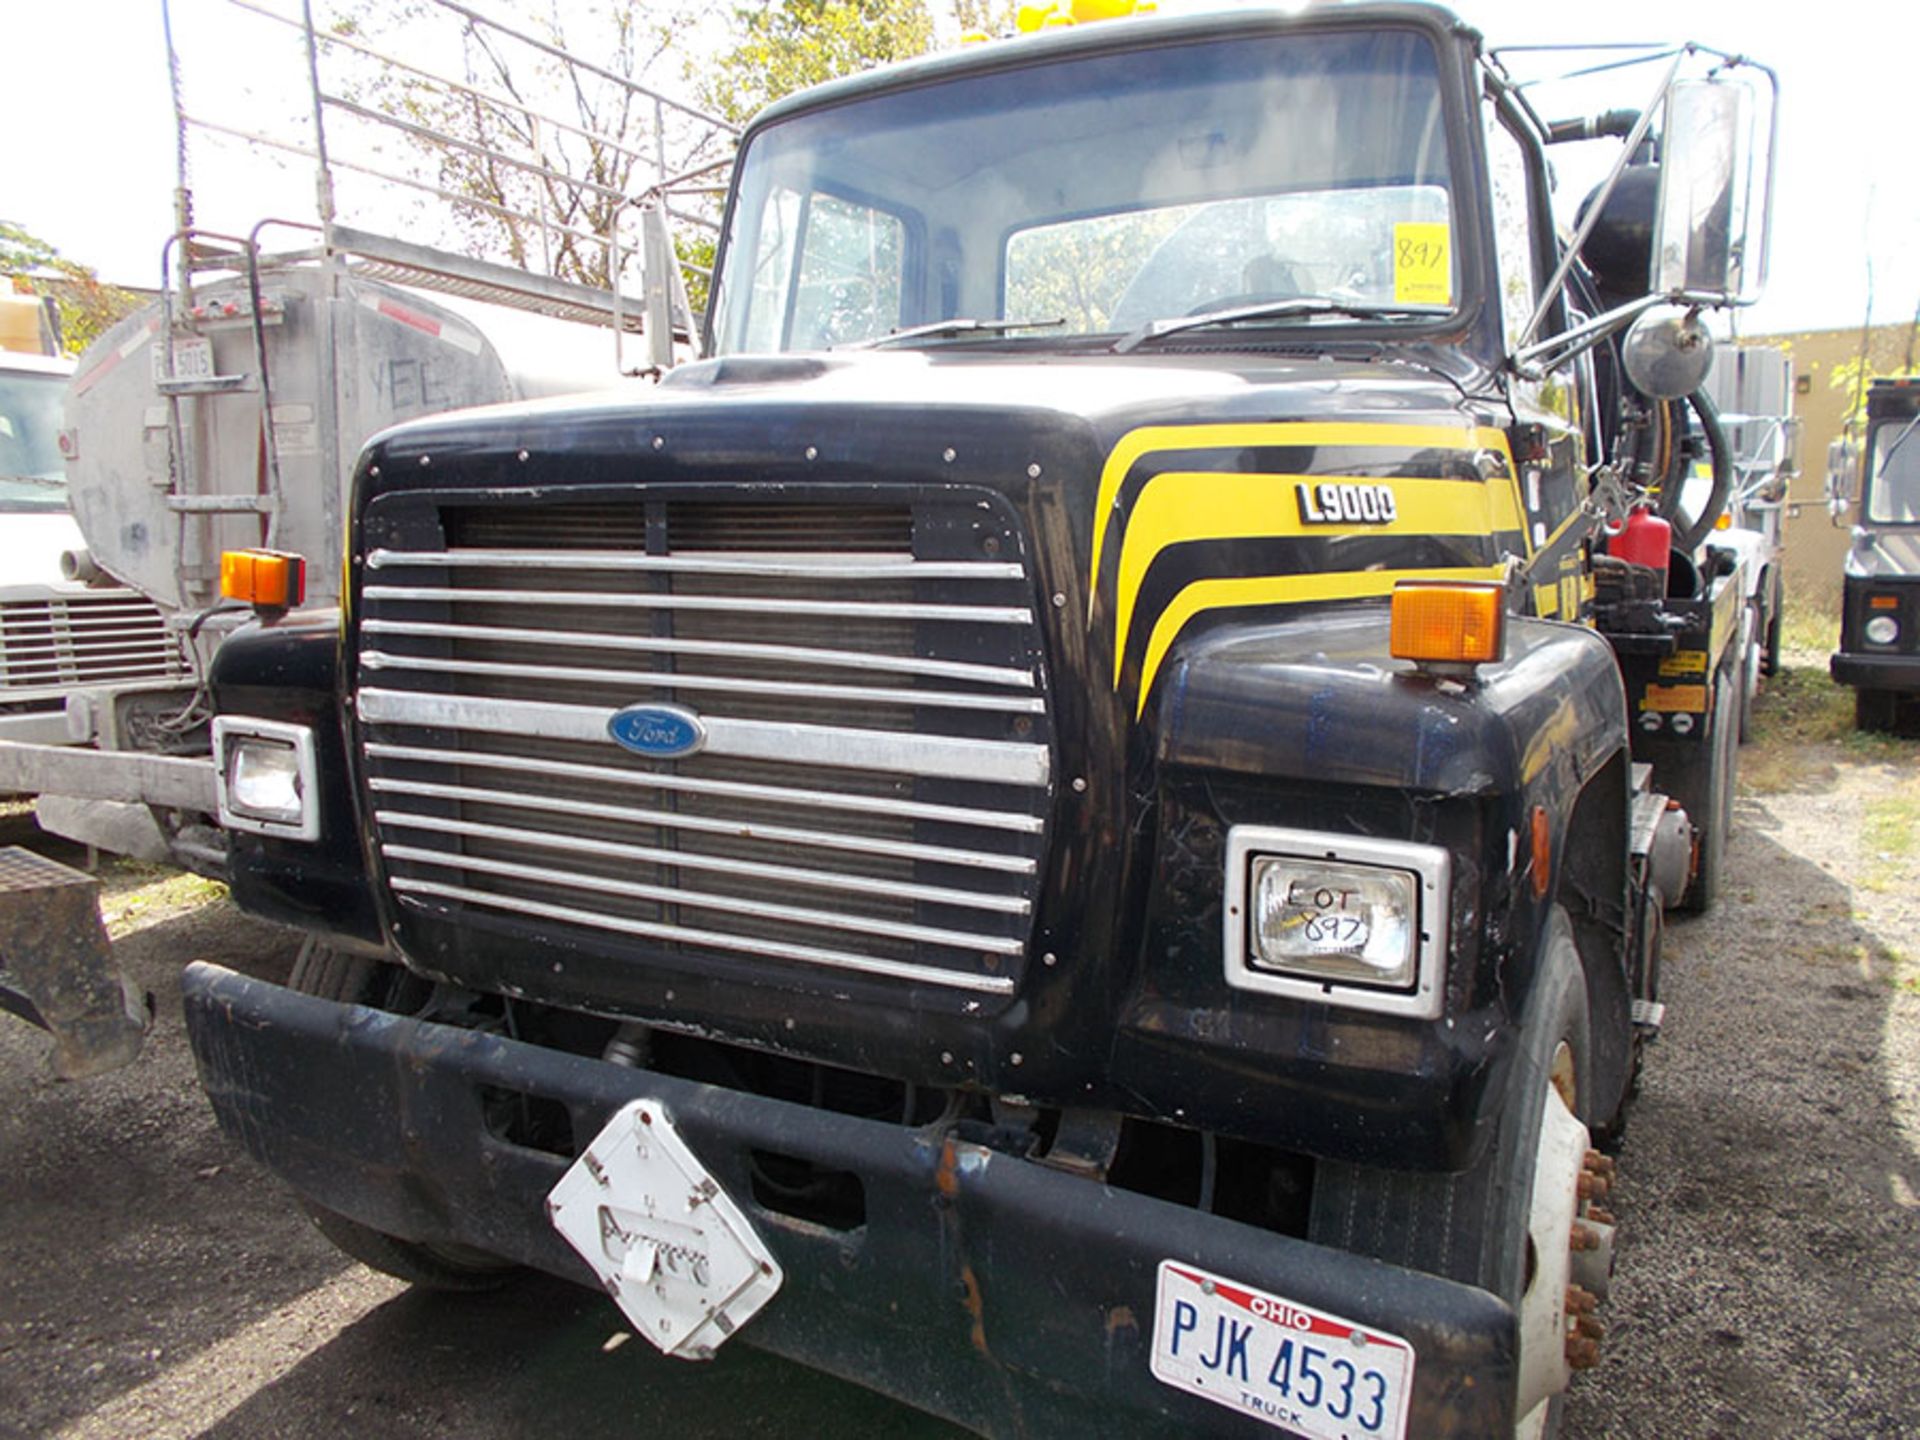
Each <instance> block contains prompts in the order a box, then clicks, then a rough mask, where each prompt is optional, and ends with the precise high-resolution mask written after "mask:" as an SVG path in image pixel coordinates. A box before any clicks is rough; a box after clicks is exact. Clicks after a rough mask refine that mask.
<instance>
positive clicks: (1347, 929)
mask: <svg viewBox="0 0 1920 1440" xmlns="http://www.w3.org/2000/svg"><path fill="white" fill-rule="evenodd" d="M1447 875H1448V857H1447V852H1446V851H1445V850H1444V849H1442V848H1440V847H1439V846H1436V845H1415V844H1411V843H1408V842H1405V841H1397V840H1372V839H1366V838H1362V837H1358V836H1351V835H1328V834H1322V833H1319V832H1315V831H1306V830H1286V829H1280V828H1277V827H1270V826H1251V825H1240V826H1235V827H1234V828H1233V829H1232V830H1231V831H1229V832H1228V836H1227V875H1226V882H1227V883H1226V901H1227V903H1226V969H1227V982H1228V983H1229V984H1230V985H1233V986H1235V987H1236V988H1239V989H1243V990H1255V991H1262V992H1265V993H1267V994H1273V995H1288V996H1292V997H1294V998H1296V999H1304V1000H1317V1001H1320V1002H1322V1003H1325V1004H1334V1005H1345V1006H1349V1007H1351V1008H1355V1009H1361V1010H1376V1011H1384V1012H1387V1013H1392V1014H1402V1015H1412V1016H1418V1017H1422V1018H1426V1019H1431V1018H1433V1017H1434V1016H1436V1015H1438V1014H1439V1013H1440V1006H1441V1001H1442V998H1443V990H1444V986H1443V984H1442V980H1443V978H1444V970H1445V964H1444V958H1445V955H1446V948H1445V941H1446V898H1447Z"/></svg>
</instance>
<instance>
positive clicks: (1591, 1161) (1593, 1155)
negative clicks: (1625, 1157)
mask: <svg viewBox="0 0 1920 1440" xmlns="http://www.w3.org/2000/svg"><path fill="white" fill-rule="evenodd" d="M1580 1168H1581V1169H1582V1170H1588V1171H1591V1172H1592V1173H1593V1174H1595V1175H1605V1176H1607V1177H1608V1178H1612V1175H1613V1172H1614V1170H1615V1168H1616V1167H1615V1165H1614V1163H1613V1157H1612V1156H1611V1155H1602V1154H1601V1153H1600V1152H1599V1151H1598V1150H1589V1151H1587V1155H1586V1158H1585V1159H1584V1160H1582V1161H1581V1162H1580Z"/></svg>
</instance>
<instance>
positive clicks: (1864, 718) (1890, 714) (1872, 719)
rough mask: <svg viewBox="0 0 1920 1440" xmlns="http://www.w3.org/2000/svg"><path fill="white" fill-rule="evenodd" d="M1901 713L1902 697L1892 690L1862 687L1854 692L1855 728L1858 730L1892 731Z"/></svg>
mask: <svg viewBox="0 0 1920 1440" xmlns="http://www.w3.org/2000/svg"><path fill="white" fill-rule="evenodd" d="M1899 713H1900V697H1899V696H1897V695H1895V694H1894V693H1893V691H1891V690H1868V689H1866V688H1864V687H1862V688H1861V689H1858V690H1856V691H1854V692H1853V728H1854V729H1856V730H1870V731H1878V732H1886V731H1891V730H1892V729H1894V726H1895V722H1896V721H1897V720H1898V718H1899Z"/></svg>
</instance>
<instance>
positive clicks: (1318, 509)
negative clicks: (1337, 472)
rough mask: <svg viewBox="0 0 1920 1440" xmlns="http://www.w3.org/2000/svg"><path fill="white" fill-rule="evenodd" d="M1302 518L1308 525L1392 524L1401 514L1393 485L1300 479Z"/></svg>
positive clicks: (1302, 521) (1299, 492) (1303, 522)
mask: <svg viewBox="0 0 1920 1440" xmlns="http://www.w3.org/2000/svg"><path fill="white" fill-rule="evenodd" d="M1297 493H1298V494H1299V496H1300V520H1301V523H1302V524H1305V525H1390V524H1392V523H1393V522H1394V521H1395V520H1396V519H1398V518H1399V514H1400V507H1399V506H1398V505H1396V504H1395V503H1394V500H1393V487H1392V486H1391V485H1355V484H1351V483H1349V482H1345V481H1340V482H1334V483H1331V484H1320V485H1310V484H1308V483H1307V482H1305V481H1301V482H1300V483H1299V485H1298V487H1297Z"/></svg>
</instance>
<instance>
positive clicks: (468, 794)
mask: <svg viewBox="0 0 1920 1440" xmlns="http://www.w3.org/2000/svg"><path fill="white" fill-rule="evenodd" d="M367 784H368V788H369V789H371V790H372V791H373V792H374V793H375V794H377V795H411V796H413V797H415V798H416V799H425V800H471V801H474V802H475V803H477V804H482V805H502V806H505V807H507V808H508V809H511V810H540V811H545V812H549V813H552V814H558V815H596V816H599V817H601V818H602V819H606V820H618V821H622V822H626V823H630V824H634V825H642V826H646V827H649V828H653V829H660V830H689V831H697V832H699V833H701V834H705V835H734V836H738V837H739V838H740V839H742V840H766V841H769V842H771V843H774V844H779V845H818V846H820V847H821V848H822V849H826V850H853V851H859V852H864V853H866V854H869V855H900V856H904V857H907V858H909V859H914V860H926V861H930V862H932V863H934V864H939V865H964V866H967V867H968V868H970V869H975V870H1001V871H1005V872H1006V873H1007V874H1010V875H1031V874H1032V873H1033V868H1034V866H1033V861H1032V860H1029V859H1027V858H1026V857H1024V856H1020V855H1002V854H999V853H997V852H995V851H981V850H959V849H955V848H953V847H951V846H946V845H910V844H909V845H903V844H901V843H899V842H898V841H892V840H872V839H868V838H866V837H864V836H860V835H842V834H835V833H834V832H832V831H829V830H797V829H794V828H792V827H790V826H786V825H758V824H755V823H753V822H752V821H748V820H734V821H729V820H719V819H715V818H713V817H712V816H707V815H688V814H684V813H682V812H680V811H675V810H636V809H634V808H632V807H631V806H627V805H602V804H597V803H595V802H594V801H591V800H574V799H570V798H567V797H565V796H552V795H526V794H521V793H517V792H515V791H511V790H483V789H480V788H478V787H476V786H471V785H435V784H429V783H426V782H423V781H418V780H387V779H382V778H381V777H379V776H375V777H374V778H373V779H371V780H369V781H368V782H367Z"/></svg>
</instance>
